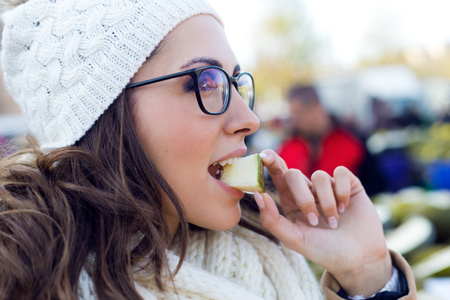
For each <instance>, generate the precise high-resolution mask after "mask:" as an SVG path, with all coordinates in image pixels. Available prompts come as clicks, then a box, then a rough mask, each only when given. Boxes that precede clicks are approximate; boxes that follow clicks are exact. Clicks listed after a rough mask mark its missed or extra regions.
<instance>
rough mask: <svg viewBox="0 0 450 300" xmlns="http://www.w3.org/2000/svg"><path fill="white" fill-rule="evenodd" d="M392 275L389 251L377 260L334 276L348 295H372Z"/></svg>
mask: <svg viewBox="0 0 450 300" xmlns="http://www.w3.org/2000/svg"><path fill="white" fill-rule="evenodd" d="M391 276H392V261H391V257H390V256H389V253H388V252H387V254H386V255H385V256H384V257H383V258H381V259H380V260H378V261H376V262H369V263H364V264H361V265H360V266H359V267H358V268H355V269H353V270H350V271H347V272H342V273H340V274H338V276H334V277H335V278H336V280H337V281H338V282H339V285H340V286H341V288H342V289H343V290H345V291H346V293H347V295H349V296H355V295H363V296H364V297H370V296H372V295H373V294H376V293H378V292H379V291H380V290H381V289H382V288H383V287H384V286H385V285H386V283H387V282H388V281H389V280H390V278H391Z"/></svg>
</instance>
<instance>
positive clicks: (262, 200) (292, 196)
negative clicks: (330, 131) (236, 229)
mask: <svg viewBox="0 0 450 300" xmlns="http://www.w3.org/2000/svg"><path fill="white" fill-rule="evenodd" d="M262 158H263V161H264V165H265V167H266V168H267V170H268V171H269V173H270V175H271V177H272V179H273V181H274V184H275V186H276V188H277V190H278V193H279V197H280V202H281V206H282V208H283V211H284V214H285V215H286V217H284V216H282V215H281V214H280V213H279V211H278V209H277V207H276V205H275V202H274V201H273V199H272V198H271V197H270V196H269V195H268V194H262V195H261V194H258V193H255V200H256V202H257V203H258V206H259V207H260V213H261V223H262V224H263V226H264V227H266V228H267V229H268V230H269V231H270V232H272V234H274V235H275V236H276V237H277V238H278V239H279V240H280V241H281V242H282V243H283V244H284V245H285V246H286V247H287V248H290V249H292V250H294V251H297V252H299V253H301V254H303V255H304V256H305V257H306V258H308V259H309V260H311V261H313V262H314V263H316V264H318V265H320V266H322V267H323V268H325V269H326V270H328V271H329V272H330V273H331V274H332V275H333V276H334V277H335V278H336V279H337V281H338V282H339V283H340V285H341V287H342V288H343V289H344V290H345V291H346V292H347V293H348V294H349V295H364V296H371V295H372V294H374V293H377V292H378V291H379V290H380V289H381V288H383V286H384V285H385V284H386V282H387V281H388V280H389V278H390V276H391V272H392V262H391V259H390V256H389V252H388V250H387V247H386V243H385V239H384V234H383V228H382V225H381V222H380V220H379V218H378V215H377V213H376V210H375V208H374V207H373V205H372V203H371V201H370V199H369V197H368V196H367V194H366V192H365V190H364V188H363V186H362V185H361V182H360V181H359V179H358V178H357V177H356V176H355V175H353V174H352V173H351V172H350V171H349V170H348V169H347V168H345V167H338V168H336V170H335V171H334V174H333V177H331V176H329V175H328V174H327V173H325V172H323V171H317V172H315V173H314V174H313V175H312V176H311V180H309V179H308V178H307V177H306V176H305V175H303V174H302V173H301V172H300V171H299V170H296V169H288V168H287V166H286V163H285V162H284V161H283V159H282V158H281V157H279V156H278V155H277V154H276V153H275V152H274V151H273V150H265V151H263V153H262Z"/></svg>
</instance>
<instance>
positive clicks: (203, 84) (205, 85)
mask: <svg viewBox="0 0 450 300" xmlns="http://www.w3.org/2000/svg"><path fill="white" fill-rule="evenodd" d="M198 87H199V88H200V91H205V90H214V89H216V88H217V85H216V81H215V80H214V79H213V78H212V77H211V76H204V77H202V78H201V81H200V82H199V83H198Z"/></svg>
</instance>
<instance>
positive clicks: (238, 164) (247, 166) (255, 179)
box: [220, 154, 264, 193]
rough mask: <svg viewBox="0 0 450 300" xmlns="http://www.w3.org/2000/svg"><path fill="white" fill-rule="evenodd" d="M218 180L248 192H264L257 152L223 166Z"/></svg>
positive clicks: (261, 169) (259, 159) (262, 170)
mask: <svg viewBox="0 0 450 300" xmlns="http://www.w3.org/2000/svg"><path fill="white" fill-rule="evenodd" d="M220 180H221V181H222V182H224V183H226V184H228V185H229V186H231V187H234V188H236V189H238V190H241V191H243V192H248V193H254V192H260V193H263V192H264V167H263V162H262V159H261V158H260V157H259V154H253V155H249V156H245V157H241V158H239V159H236V160H234V161H233V162H232V163H231V164H226V165H225V166H224V167H223V171H222V175H221V177H220Z"/></svg>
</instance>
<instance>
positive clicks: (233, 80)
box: [125, 66, 255, 115]
mask: <svg viewBox="0 0 450 300" xmlns="http://www.w3.org/2000/svg"><path fill="white" fill-rule="evenodd" d="M207 69H218V70H220V71H222V72H223V73H225V74H226V77H227V80H228V91H229V92H228V97H227V99H224V101H225V103H224V104H223V108H222V110H221V111H220V112H215V113H213V112H209V111H208V110H206V108H205V106H204V105H203V101H202V98H201V96H200V90H199V87H198V85H199V83H198V77H199V76H200V74H201V73H202V72H203V71H204V70H207ZM186 75H189V76H191V78H192V80H193V81H194V87H195V95H196V97H197V103H198V106H199V107H200V109H201V110H202V112H204V113H205V114H207V115H220V114H223V113H224V112H226V111H227V109H228V106H229V105H230V99H231V84H233V85H234V87H235V88H236V90H237V91H238V92H239V79H240V78H241V77H242V76H243V75H248V76H249V77H250V79H251V82H252V89H253V95H252V97H251V99H249V103H248V106H249V107H250V109H251V110H253V105H254V103H255V82H254V80H253V76H252V74H250V73H248V72H242V73H239V75H237V76H236V77H233V76H230V75H229V74H228V73H227V71H225V70H224V69H222V68H221V67H217V66H205V67H199V68H195V69H190V70H186V71H182V72H178V73H173V74H169V75H165V76H161V77H157V78H153V79H148V80H144V81H140V82H136V83H132V84H129V85H127V86H126V87H125V89H126V90H129V89H134V88H137V87H141V86H144V85H148V84H152V83H157V82H160V81H164V80H169V79H173V78H177V77H182V76H186Z"/></svg>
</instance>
